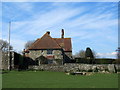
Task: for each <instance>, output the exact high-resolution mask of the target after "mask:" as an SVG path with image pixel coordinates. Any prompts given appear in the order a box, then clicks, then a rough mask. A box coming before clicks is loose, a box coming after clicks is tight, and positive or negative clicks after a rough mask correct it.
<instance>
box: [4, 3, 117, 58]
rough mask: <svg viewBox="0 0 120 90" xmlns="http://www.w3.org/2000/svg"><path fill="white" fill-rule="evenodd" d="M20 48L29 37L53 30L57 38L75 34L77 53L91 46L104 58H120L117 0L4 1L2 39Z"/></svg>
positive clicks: (74, 40)
mask: <svg viewBox="0 0 120 90" xmlns="http://www.w3.org/2000/svg"><path fill="white" fill-rule="evenodd" d="M9 21H11V45H12V46H13V48H14V50H15V51H17V52H20V51H22V50H23V49H24V45H25V43H26V42H27V41H30V40H36V39H37V38H40V37H42V36H43V34H44V33H46V31H50V32H51V33H50V35H51V37H53V38H60V37H61V29H64V30H65V38H69V37H71V38H72V50H73V54H75V53H77V52H79V51H80V50H86V48H87V47H90V48H91V49H92V50H94V51H95V52H96V53H97V55H98V56H99V57H100V58H116V51H115V50H116V49H117V47H118V3H117V2H2V39H4V40H8V29H9Z"/></svg>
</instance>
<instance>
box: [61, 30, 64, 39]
mask: <svg viewBox="0 0 120 90" xmlns="http://www.w3.org/2000/svg"><path fill="white" fill-rule="evenodd" d="M61 32H62V35H61V38H64V29H62V30H61Z"/></svg>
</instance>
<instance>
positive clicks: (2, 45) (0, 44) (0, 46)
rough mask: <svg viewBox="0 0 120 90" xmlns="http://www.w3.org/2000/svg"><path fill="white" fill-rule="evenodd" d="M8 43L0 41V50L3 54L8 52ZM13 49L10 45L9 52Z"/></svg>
mask: <svg viewBox="0 0 120 90" xmlns="http://www.w3.org/2000/svg"><path fill="white" fill-rule="evenodd" d="M8 45H9V44H8V42H7V41H4V40H2V39H0V50H2V51H3V52H6V51H8ZM12 49H13V47H12V46H11V45H10V50H12Z"/></svg>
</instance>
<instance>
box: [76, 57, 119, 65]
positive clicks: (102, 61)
mask: <svg viewBox="0 0 120 90" xmlns="http://www.w3.org/2000/svg"><path fill="white" fill-rule="evenodd" d="M75 61H76V63H83V64H113V63H116V62H117V61H116V59H108V58H99V59H86V58H75ZM115 61H116V62H115Z"/></svg>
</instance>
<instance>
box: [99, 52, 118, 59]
mask: <svg viewBox="0 0 120 90" xmlns="http://www.w3.org/2000/svg"><path fill="white" fill-rule="evenodd" d="M97 56H99V57H101V58H105V57H108V58H117V52H111V53H97Z"/></svg>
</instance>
